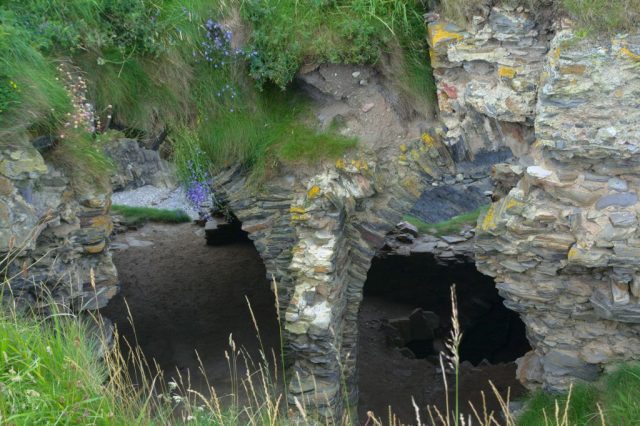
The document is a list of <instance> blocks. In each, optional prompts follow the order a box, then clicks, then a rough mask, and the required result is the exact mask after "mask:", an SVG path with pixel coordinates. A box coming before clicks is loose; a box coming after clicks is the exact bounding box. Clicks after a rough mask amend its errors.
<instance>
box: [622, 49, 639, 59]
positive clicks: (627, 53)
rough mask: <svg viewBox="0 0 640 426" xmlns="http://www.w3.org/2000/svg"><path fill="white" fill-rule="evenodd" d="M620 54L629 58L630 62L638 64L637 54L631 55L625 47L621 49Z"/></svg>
mask: <svg viewBox="0 0 640 426" xmlns="http://www.w3.org/2000/svg"><path fill="white" fill-rule="evenodd" d="M620 53H622V54H623V55H624V56H627V57H629V58H631V60H632V61H635V62H640V55H638V54H637V53H633V52H632V51H631V50H629V49H628V48H626V47H623V48H621V49H620Z"/></svg>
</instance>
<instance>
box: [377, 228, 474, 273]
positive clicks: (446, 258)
mask: <svg viewBox="0 0 640 426" xmlns="http://www.w3.org/2000/svg"><path fill="white" fill-rule="evenodd" d="M474 236H475V230H474V229H473V228H472V227H471V226H468V225H466V226H464V227H462V229H461V230H460V231H459V232H457V233H452V234H450V235H442V236H435V235H430V234H427V233H419V232H418V229H417V228H416V227H415V226H413V225H411V224H410V223H407V222H400V223H399V224H398V225H397V226H396V227H395V229H394V230H392V231H391V232H389V234H387V236H386V238H385V242H384V246H383V247H382V248H381V249H380V250H379V251H378V253H377V254H376V255H377V256H378V257H385V256H411V255H421V254H430V255H432V256H433V258H434V259H435V261H436V262H437V263H438V264H440V265H450V266H453V265H454V264H457V263H458V264H460V263H468V262H473V261H474V253H475V245H474Z"/></svg>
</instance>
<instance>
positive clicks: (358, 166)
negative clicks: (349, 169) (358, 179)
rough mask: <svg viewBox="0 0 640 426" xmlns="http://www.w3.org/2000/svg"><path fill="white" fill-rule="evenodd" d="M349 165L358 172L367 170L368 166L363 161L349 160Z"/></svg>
mask: <svg viewBox="0 0 640 426" xmlns="http://www.w3.org/2000/svg"><path fill="white" fill-rule="evenodd" d="M351 165H352V166H353V167H355V168H356V169H358V170H359V171H363V170H369V164H368V163H367V162H366V161H365V160H351Z"/></svg>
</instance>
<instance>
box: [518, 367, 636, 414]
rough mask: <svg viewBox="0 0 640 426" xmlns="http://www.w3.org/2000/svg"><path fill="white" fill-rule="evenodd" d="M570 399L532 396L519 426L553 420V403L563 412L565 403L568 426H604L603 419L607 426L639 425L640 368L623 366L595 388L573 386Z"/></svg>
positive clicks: (537, 394) (544, 394) (552, 396)
mask: <svg viewBox="0 0 640 426" xmlns="http://www.w3.org/2000/svg"><path fill="white" fill-rule="evenodd" d="M570 396H571V397H570V398H568V395H567V394H564V395H552V394H548V393H543V392H537V393H535V394H533V395H532V397H531V398H530V399H529V401H528V406H527V410H526V411H525V412H524V413H523V415H522V417H520V419H519V421H518V426H537V425H540V424H544V423H541V417H542V413H543V412H544V413H546V415H547V417H548V418H550V419H553V418H554V413H555V410H556V408H555V406H556V401H557V402H558V405H559V406H560V407H561V410H563V409H564V407H565V405H566V402H567V400H568V401H569V405H568V410H567V412H568V417H569V423H568V424H570V425H577V426H583V425H584V426H590V425H593V426H596V425H598V426H599V425H603V422H602V420H603V418H604V420H605V422H606V424H610V425H636V424H640V405H639V404H638V400H639V398H640V365H639V364H638V363H630V364H623V365H621V366H619V367H618V368H617V369H616V370H614V371H613V372H611V373H608V374H607V375H605V376H604V377H603V378H602V379H601V380H600V381H599V382H596V383H595V384H590V385H578V386H575V387H574V388H573V389H572V391H571V395H570ZM598 407H600V409H601V412H600V410H599V408H598Z"/></svg>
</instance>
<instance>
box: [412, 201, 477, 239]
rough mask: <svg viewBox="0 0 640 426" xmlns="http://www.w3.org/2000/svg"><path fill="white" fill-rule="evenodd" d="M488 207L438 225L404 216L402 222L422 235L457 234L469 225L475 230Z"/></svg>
mask: <svg viewBox="0 0 640 426" xmlns="http://www.w3.org/2000/svg"><path fill="white" fill-rule="evenodd" d="M488 207H489V206H481V207H478V208H477V209H475V210H473V211H471V212H468V213H464V214H461V215H458V216H454V217H452V218H451V219H447V220H445V221H442V222H438V223H426V222H424V221H422V220H420V219H418V218H417V217H415V216H411V215H406V216H405V217H404V220H406V221H407V222H409V223H410V224H412V225H414V226H415V227H417V228H418V230H419V231H420V232H423V233H427V234H432V235H436V236H442V235H447V234H457V233H458V232H460V230H461V229H462V227H463V226H465V225H470V226H473V227H474V228H475V226H476V223H477V222H478V217H479V216H480V215H481V214H482V213H484V212H485V211H486V210H487V208H488Z"/></svg>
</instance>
